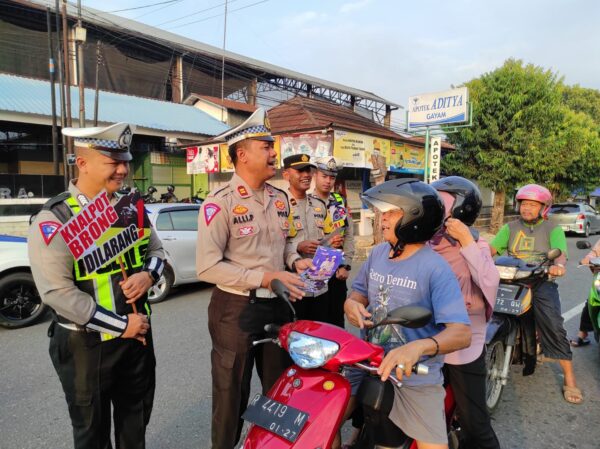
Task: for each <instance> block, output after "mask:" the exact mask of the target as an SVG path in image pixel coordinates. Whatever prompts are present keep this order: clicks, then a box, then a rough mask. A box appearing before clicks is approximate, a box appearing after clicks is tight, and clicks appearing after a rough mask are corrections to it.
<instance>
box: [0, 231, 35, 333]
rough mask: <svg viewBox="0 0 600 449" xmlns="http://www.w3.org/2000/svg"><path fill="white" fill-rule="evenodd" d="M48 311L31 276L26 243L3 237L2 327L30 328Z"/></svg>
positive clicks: (0, 279) (0, 255)
mask: <svg viewBox="0 0 600 449" xmlns="http://www.w3.org/2000/svg"><path fill="white" fill-rule="evenodd" d="M46 310H47V306H46V305H45V304H44V303H42V300H41V299H40V295H39V293H38V291H37V289H36V288H35V283H34V282H33V276H32V275H31V269H30V265H29V257H28V256H27V239H26V238H24V237H14V236H10V235H2V234H0V326H2V327H7V328H17V327H24V326H28V325H30V324H33V323H35V322H36V321H38V320H40V319H41V318H42V317H43V316H44V314H45V313H46Z"/></svg>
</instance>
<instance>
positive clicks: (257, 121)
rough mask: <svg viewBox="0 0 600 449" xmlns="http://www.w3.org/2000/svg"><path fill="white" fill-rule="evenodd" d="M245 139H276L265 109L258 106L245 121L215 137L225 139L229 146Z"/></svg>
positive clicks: (270, 140) (269, 140)
mask: <svg viewBox="0 0 600 449" xmlns="http://www.w3.org/2000/svg"><path fill="white" fill-rule="evenodd" d="M244 139H253V140H265V141H267V142H274V141H275V139H273V136H271V124H270V123H269V118H268V117H267V113H266V111H265V110H264V109H262V108H258V109H257V110H256V111H254V113H253V114H252V115H251V116H250V117H248V119H247V120H246V121H245V122H244V123H242V124H240V125H238V126H236V127H235V128H232V129H230V130H229V131H225V132H224V133H223V134H221V135H219V136H217V137H215V138H214V140H225V141H226V142H227V144H228V145H229V146H231V145H233V144H234V143H237V142H240V141H242V140H244ZM211 140H213V139H211Z"/></svg>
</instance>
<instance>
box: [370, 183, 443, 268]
mask: <svg viewBox="0 0 600 449" xmlns="http://www.w3.org/2000/svg"><path fill="white" fill-rule="evenodd" d="M361 198H362V200H363V201H364V202H365V203H367V204H369V205H370V206H372V207H374V208H376V209H379V210H380V211H381V212H387V211H390V210H394V209H402V210H403V212H404V215H403V216H402V218H401V219H400V220H399V221H398V223H397V224H396V227H395V229H394V234H395V235H396V238H397V239H398V242H397V243H396V245H395V246H394V247H393V250H394V256H393V257H397V255H399V254H400V253H401V252H402V249H403V248H404V245H406V244H407V243H420V242H426V241H428V240H430V239H431V238H432V237H433V236H434V235H435V233H436V232H437V231H438V230H439V229H440V228H441V227H442V224H443V222H444V214H445V211H444V202H443V201H442V198H441V197H440V195H439V193H438V192H437V190H435V189H434V188H433V187H431V186H430V185H428V184H425V183H424V182H422V181H419V180H417V179H396V180H393V181H386V182H384V183H383V184H380V185H378V186H375V187H372V188H370V189H369V190H367V191H365V192H364V193H363V194H362V196H361Z"/></svg>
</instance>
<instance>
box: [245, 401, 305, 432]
mask: <svg viewBox="0 0 600 449" xmlns="http://www.w3.org/2000/svg"><path fill="white" fill-rule="evenodd" d="M242 418H243V419H245V420H246V421H248V422H251V423H252V424H256V425H257V426H260V427H262V428H263V429H266V430H268V431H270V432H272V433H274V434H276V435H279V436H280V437H283V438H285V439H286V440H288V441H291V442H292V443H293V442H295V441H296V438H298V435H299V434H300V432H301V431H302V429H303V428H304V426H305V425H306V423H307V422H308V413H305V412H303V411H302V410H298V409H297V408H294V407H290V406H289V405H285V404H282V403H281V402H279V401H276V400H274V399H271V398H268V397H266V396H263V395H262V394H257V395H256V396H254V398H252V400H250V403H249V404H248V408H247V409H246V411H245V412H244V414H243V415H242Z"/></svg>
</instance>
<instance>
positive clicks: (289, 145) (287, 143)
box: [278, 133, 332, 161]
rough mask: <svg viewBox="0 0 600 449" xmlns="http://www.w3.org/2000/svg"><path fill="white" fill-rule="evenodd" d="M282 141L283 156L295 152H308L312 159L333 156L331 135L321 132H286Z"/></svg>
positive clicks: (280, 137) (282, 136)
mask: <svg viewBox="0 0 600 449" xmlns="http://www.w3.org/2000/svg"><path fill="white" fill-rule="evenodd" d="M278 137H279V139H280V141H281V145H280V146H281V152H282V158H283V159H285V158H286V157H288V156H292V155H293V154H308V155H309V156H310V158H311V160H313V161H314V160H315V159H319V158H321V157H326V156H331V154H332V150H331V135H329V134H321V133H306V134H284V135H281V136H278Z"/></svg>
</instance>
